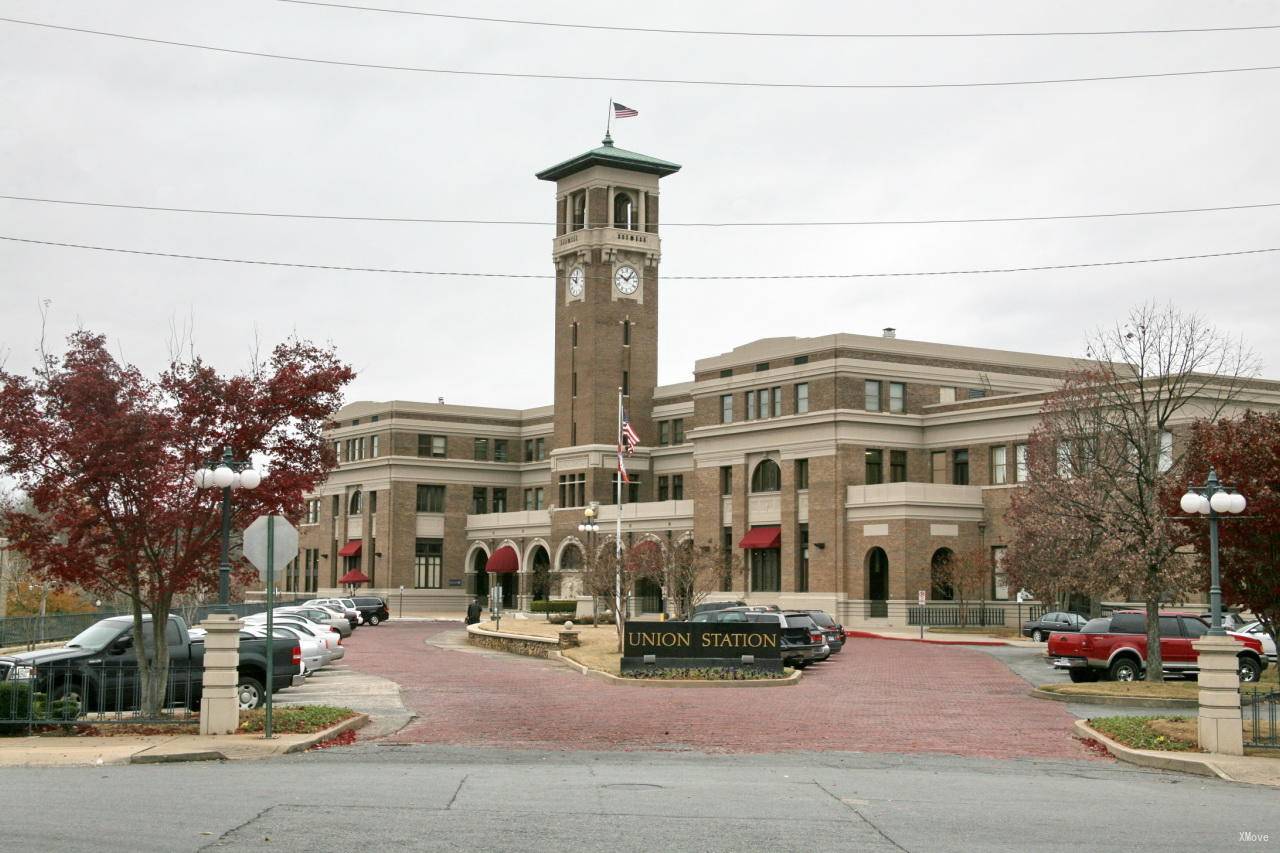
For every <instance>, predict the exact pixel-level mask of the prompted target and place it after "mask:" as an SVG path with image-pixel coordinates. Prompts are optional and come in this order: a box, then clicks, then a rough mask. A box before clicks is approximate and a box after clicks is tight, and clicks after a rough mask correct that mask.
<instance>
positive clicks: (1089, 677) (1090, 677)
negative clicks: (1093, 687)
mask: <svg viewBox="0 0 1280 853" xmlns="http://www.w3.org/2000/svg"><path fill="white" fill-rule="evenodd" d="M1069 674H1070V676H1071V683H1072V684H1088V683H1089V682H1092V681H1097V680H1098V673H1096V672H1094V671H1093V670H1091V669H1073V670H1069Z"/></svg>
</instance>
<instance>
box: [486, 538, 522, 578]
mask: <svg viewBox="0 0 1280 853" xmlns="http://www.w3.org/2000/svg"><path fill="white" fill-rule="evenodd" d="M484 570H485V571H486V572H493V573H494V574H497V575H509V574H511V573H512V572H518V571H520V555H518V554H517V553H516V549H515V548H512V547H511V546H510V545H503V546H502V547H501V548H499V549H498V550H496V551H494V552H493V553H492V554H490V555H489V560H488V562H486V563H485V564H484Z"/></svg>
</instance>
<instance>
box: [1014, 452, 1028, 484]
mask: <svg viewBox="0 0 1280 853" xmlns="http://www.w3.org/2000/svg"><path fill="white" fill-rule="evenodd" d="M1013 459H1014V464H1015V466H1016V467H1015V469H1014V473H1015V475H1016V476H1017V481H1018V482H1019V483H1025V482H1026V481H1027V446H1026V445H1025V444H1015V445H1014V446H1013Z"/></svg>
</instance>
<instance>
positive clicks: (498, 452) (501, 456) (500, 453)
mask: <svg viewBox="0 0 1280 853" xmlns="http://www.w3.org/2000/svg"><path fill="white" fill-rule="evenodd" d="M507 460H508V455H507V440H506V439H505V438H495V439H494V440H493V461H494V462H506V461H507Z"/></svg>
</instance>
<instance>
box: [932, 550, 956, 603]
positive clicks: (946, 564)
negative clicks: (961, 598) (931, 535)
mask: <svg viewBox="0 0 1280 853" xmlns="http://www.w3.org/2000/svg"><path fill="white" fill-rule="evenodd" d="M951 557H952V553H951V549H950V548H939V549H938V550H936V551H934V552H933V559H932V560H930V561H929V585H930V592H929V597H930V598H932V599H933V600H934V601H951V600H952V599H954V598H955V597H956V591H955V587H953V586H952V585H951Z"/></svg>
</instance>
